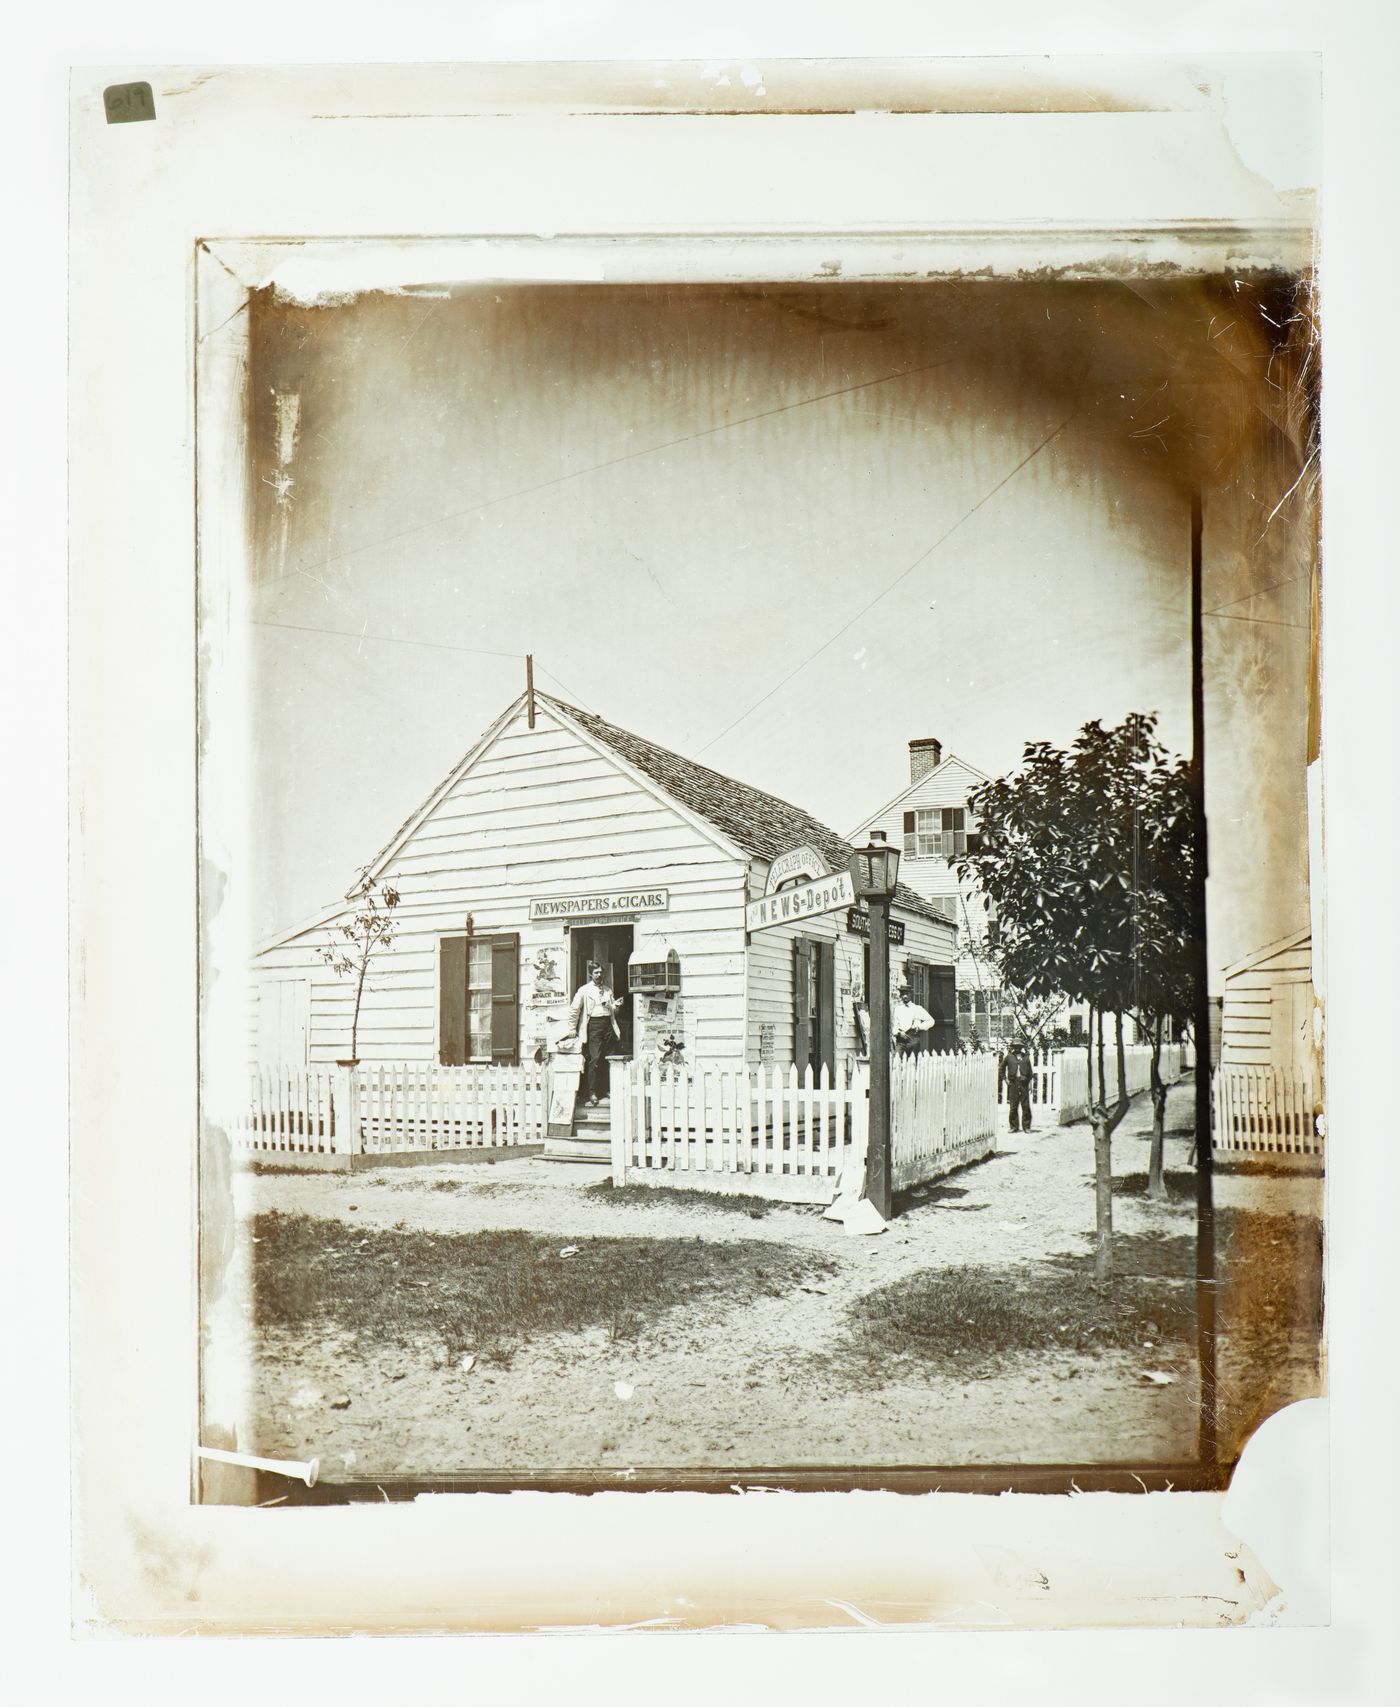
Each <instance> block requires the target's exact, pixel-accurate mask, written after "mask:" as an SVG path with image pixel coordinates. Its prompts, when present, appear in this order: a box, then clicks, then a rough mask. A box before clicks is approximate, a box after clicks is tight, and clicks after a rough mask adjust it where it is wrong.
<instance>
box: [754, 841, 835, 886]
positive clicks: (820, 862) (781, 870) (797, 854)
mask: <svg viewBox="0 0 1400 1707" xmlns="http://www.w3.org/2000/svg"><path fill="white" fill-rule="evenodd" d="M830 871H831V867H830V866H829V865H828V864H827V863H826V861H825V860H824V859H823V858H822V856H821V855H820V854H819V853H818V852H817V850H816V849H815V848H813V847H809V846H808V845H807V844H806V843H805V842H804V843H803V844H802V846H801V847H800V848H793V849H792V850H791V851H790V852H788V853H785V854H779V855H778V857H777V859H775V860H774V861H773V863H772V865H770V866H769V867H768V881H767V882H766V883H765V884H764V885H763V893H764V894H765V895H773V894H775V893H776V892H777V890H778V887H779V885H780V884H783V883H791V882H792V881H793V879H794V878H815V877H826V876H828V875H829V874H830Z"/></svg>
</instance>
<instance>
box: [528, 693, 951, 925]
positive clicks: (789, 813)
mask: <svg viewBox="0 0 1400 1707" xmlns="http://www.w3.org/2000/svg"><path fill="white" fill-rule="evenodd" d="M535 698H536V699H537V700H539V701H540V703H541V704H543V705H548V706H550V707H551V709H553V710H555V711H557V712H560V713H562V714H563V715H564V716H565V717H567V718H569V719H570V720H571V721H572V722H574V723H577V724H578V726H579V727H580V728H581V729H583V730H584V731H586V732H587V733H588V734H589V735H591V736H592V737H593V739H594V740H595V741H599V742H601V743H602V744H603V745H604V746H606V747H609V748H611V749H612V751H613V752H615V753H616V754H617V755H618V757H619V758H622V759H625V760H626V761H627V763H628V764H630V765H632V766H634V767H635V768H636V769H637V770H639V771H641V772H642V773H643V774H644V775H645V776H647V777H649V778H650V779H651V780H652V781H653V782H654V783H656V784H657V785H658V787H660V788H661V789H662V790H664V792H665V793H667V794H669V795H670V796H671V797H672V799H674V800H677V801H679V802H680V804H681V805H682V806H686V807H688V808H689V809H690V810H691V811H692V812H694V813H695V814H696V815H697V816H698V817H701V818H704V819H705V820H706V822H707V823H710V824H713V825H714V827H715V828H716V829H717V830H719V831H721V832H722V833H723V834H724V835H725V836H727V837H728V838H729V840H730V841H732V842H733V843H734V844H735V845H736V846H738V847H741V848H743V849H744V850H745V852H747V853H751V854H754V855H756V856H757V857H758V858H759V859H766V860H774V859H776V858H777V857H778V855H779V854H783V853H787V852H788V851H789V850H790V849H792V848H795V847H798V846H800V845H801V844H803V843H804V842H805V843H806V844H807V845H808V846H810V847H813V848H815V849H816V850H817V852H818V853H819V854H820V855H821V856H822V858H823V859H824V860H826V862H827V864H828V865H829V866H830V867H831V869H832V870H833V871H838V870H840V869H841V868H842V867H843V866H849V865H850V863H851V861H852V859H853V858H854V856H855V849H854V848H853V847H852V846H851V844H850V843H849V842H848V841H846V840H845V839H844V838H843V837H841V836H838V835H837V834H836V832H835V831H834V830H831V829H828V828H827V826H826V825H825V824H823V823H820V822H819V821H818V820H817V819H816V818H813V817H812V815H811V814H810V813H809V812H804V811H803V810H802V808H801V807H800V806H793V805H791V804H790V803H789V802H788V801H786V800H779V799H778V797H777V796H776V795H774V794H766V793H764V791H763V790H762V789H761V788H754V787H752V786H751V785H750V784H749V783H746V782H739V781H737V780H736V779H735V778H734V777H732V776H725V775H724V774H723V773H722V772H720V771H713V770H711V769H710V768H709V766H708V765H701V764H697V763H696V762H695V760H694V759H687V758H685V757H684V756H683V755H682V754H680V753H673V752H670V751H669V750H668V749H667V748H665V747H658V746H657V745H656V743H655V742H654V741H648V740H645V739H644V738H643V737H642V736H640V735H634V734H632V733H631V731H630V730H627V729H619V728H618V727H617V725H616V724H614V723H609V722H607V721H606V719H604V718H602V717H598V716H597V715H596V714H595V713H593V712H591V711H581V710H580V709H579V708H578V707H577V706H576V705H569V704H567V703H566V702H565V701H563V700H561V699H555V698H554V696H553V695H552V694H544V693H540V692H539V691H538V690H536V693H535ZM895 900H896V902H897V904H898V905H899V906H900V907H902V908H904V909H905V910H907V911H909V912H913V913H918V914H920V915H921V916H922V917H924V918H930V919H938V920H939V921H940V922H943V923H946V920H945V919H944V917H943V915H942V914H941V913H940V912H938V911H937V909H936V908H934V907H931V906H930V905H929V903H928V902H927V901H925V900H923V898H922V897H921V896H919V895H916V894H915V893H914V891H913V890H912V889H910V888H909V887H908V886H907V885H906V884H903V883H901V884H900V885H899V886H898V888H897V890H896V891H895Z"/></svg>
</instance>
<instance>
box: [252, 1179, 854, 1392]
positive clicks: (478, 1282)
mask: <svg viewBox="0 0 1400 1707" xmlns="http://www.w3.org/2000/svg"><path fill="white" fill-rule="evenodd" d="M252 1233H253V1236H254V1238H255V1239H256V1240H257V1243H256V1244H255V1245H254V1246H253V1309H254V1319H255V1321H256V1323H257V1325H258V1326H259V1327H260V1328H282V1329H291V1330H298V1329H307V1328H315V1329H317V1330H318V1331H321V1332H326V1333H336V1332H339V1333H345V1334H348V1335H350V1336H352V1337H353V1338H354V1339H355V1340H356V1341H357V1342H358V1343H359V1345H360V1347H361V1348H362V1349H372V1348H373V1347H374V1346H376V1345H403V1346H410V1347H412V1346H417V1345H421V1344H422V1342H424V1341H425V1340H426V1341H428V1342H430V1343H432V1344H434V1345H435V1346H437V1345H440V1346H442V1347H443V1348H445V1349H446V1352H447V1355H448V1357H449V1358H451V1359H455V1358H457V1357H460V1356H461V1355H462V1354H463V1353H465V1352H472V1353H474V1354H475V1355H476V1356H478V1357H480V1358H483V1359H485V1360H488V1361H491V1362H496V1363H509V1361H510V1359H511V1357H512V1355H513V1354H514V1353H515V1352H516V1351H518V1350H519V1349H520V1348H521V1347H523V1346H526V1345H528V1344H530V1342H531V1341H532V1340H535V1339H537V1338H539V1337H540V1336H541V1335H544V1334H552V1333H583V1332H587V1331H588V1330H591V1329H597V1328H603V1329H605V1330H606V1331H607V1332H608V1334H609V1335H610V1336H611V1337H612V1338H613V1339H615V1340H623V1339H635V1338H636V1337H637V1336H638V1335H639V1334H641V1333H642V1332H643V1331H645V1330H646V1329H649V1328H651V1327H653V1326H654V1325H655V1324H656V1323H657V1322H658V1321H659V1320H660V1319H661V1318H662V1317H664V1316H666V1315H667V1314H668V1313H669V1312H670V1311H672V1310H676V1309H678V1308H680V1307H681V1306H683V1305H686V1304H693V1303H696V1302H698V1301H702V1300H709V1299H715V1300H722V1301H723V1303H724V1305H725V1307H730V1306H733V1305H742V1304H744V1303H746V1302H748V1301H750V1300H752V1299H754V1298H760V1297H781V1296H783V1295H785V1294H786V1293H788V1292H789V1291H791V1290H792V1289H793V1288H795V1287H796V1286H797V1285H798V1284H799V1283H800V1282H802V1281H804V1280H808V1279H811V1278H814V1277H819V1276H822V1275H825V1274H829V1273H831V1272H832V1270H833V1268H834V1264H832V1263H831V1262H830V1261H828V1260H827V1259H826V1258H823V1257H820V1256H816V1255H807V1254H806V1253H803V1252H798V1251H793V1250H789V1249H788V1248H787V1247H785V1246H782V1245H777V1244H773V1243H771V1242H770V1241H767V1240H762V1241H760V1240H747V1241H742V1242H736V1243H733V1244H727V1243H717V1242H707V1241H704V1240H701V1239H698V1238H697V1239H693V1240H692V1239H612V1238H609V1239H585V1238H575V1239H570V1238H566V1237H561V1236H557V1235H556V1236H552V1237H549V1238H545V1237H543V1236H542V1235H539V1234H535V1233H526V1232H519V1231H515V1230H507V1231H484V1232H472V1233H424V1232H415V1231H407V1230H406V1231H403V1232H398V1231H395V1232H377V1231H374V1230H371V1229H368V1228H365V1229H361V1228H354V1227H348V1226H346V1225H345V1224H344V1223H343V1222H341V1221H336V1220H323V1219H321V1218H319V1217H315V1216H309V1215H287V1214H280V1213H279V1212H278V1211H277V1210H268V1211H267V1212H265V1213H264V1214H261V1215H258V1216H255V1217H254V1220H253V1225H252ZM571 1245H573V1246H576V1247H577V1255H575V1256H570V1257H562V1256H561V1255H560V1252H561V1251H562V1250H566V1249H568V1248H569V1247H570V1246H571Z"/></svg>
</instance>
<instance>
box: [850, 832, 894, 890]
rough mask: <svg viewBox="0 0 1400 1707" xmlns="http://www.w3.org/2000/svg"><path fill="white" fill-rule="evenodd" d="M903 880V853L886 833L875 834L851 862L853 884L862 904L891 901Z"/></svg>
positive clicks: (871, 834)
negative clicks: (900, 881) (900, 874)
mask: <svg viewBox="0 0 1400 1707" xmlns="http://www.w3.org/2000/svg"><path fill="white" fill-rule="evenodd" d="M898 878H899V849H898V848H896V847H892V846H891V845H890V843H889V842H888V841H887V840H886V839H885V832H884V831H883V830H872V831H871V832H870V839H869V841H868V842H866V844H865V846H864V847H863V848H857V849H856V854H855V859H854V860H853V861H852V862H851V881H852V882H853V883H854V884H855V890H856V894H857V895H858V896H859V898H860V899H861V900H862V901H891V900H893V899H894V891H895V884H896V882H897V880H898Z"/></svg>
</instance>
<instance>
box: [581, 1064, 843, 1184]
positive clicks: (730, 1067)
mask: <svg viewBox="0 0 1400 1707" xmlns="http://www.w3.org/2000/svg"><path fill="white" fill-rule="evenodd" d="M612 1073H613V1077H612V1097H611V1100H610V1103H609V1108H610V1112H611V1130H612V1165H613V1182H614V1184H616V1185H626V1184H628V1183H629V1182H630V1183H631V1184H633V1185H647V1186H664V1187H671V1188H677V1187H680V1188H688V1189H690V1190H692V1191H713V1192H721V1193H725V1194H730V1195H733V1194H748V1195H751V1196H759V1197H770V1198H776V1199H779V1200H781V1201H783V1202H788V1203H831V1202H832V1201H834V1199H835V1197H836V1195H837V1192H838V1191H839V1190H840V1188H841V1184H842V1176H843V1170H844V1169H845V1167H846V1164H847V1163H848V1161H849V1159H850V1156H851V1154H852V1146H853V1145H856V1144H858V1145H859V1146H861V1149H860V1154H861V1155H862V1156H863V1155H864V1148H863V1146H864V1143H865V1130H866V1128H865V1122H866V1116H867V1110H868V1106H869V1103H868V1094H867V1082H866V1080H865V1079H864V1077H863V1076H859V1075H858V1076H857V1077H856V1078H855V1079H854V1081H853V1082H852V1083H851V1084H849V1085H848V1084H844V1083H840V1082H838V1083H837V1084H835V1085H833V1084H832V1083H831V1082H830V1078H829V1075H828V1074H827V1071H826V1069H825V1068H823V1069H822V1071H821V1073H820V1074H813V1072H812V1069H811V1068H810V1067H808V1068H807V1069H806V1070H805V1071H804V1072H802V1073H799V1072H798V1070H797V1068H796V1067H795V1066H788V1067H786V1068H781V1067H780V1068H775V1069H773V1070H771V1071H770V1070H768V1069H767V1068H764V1067H762V1066H760V1067H758V1068H757V1069H751V1068H749V1067H747V1066H743V1065H737V1064H730V1063H726V1062H702V1063H699V1064H697V1065H696V1066H694V1067H692V1068H679V1069H664V1070H663V1069H662V1068H661V1067H659V1066H656V1065H655V1064H653V1065H652V1066H651V1067H649V1068H647V1067H642V1066H638V1065H637V1064H635V1063H633V1062H630V1061H626V1062H622V1061H620V1062H615V1063H614V1064H613V1069H612Z"/></svg>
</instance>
